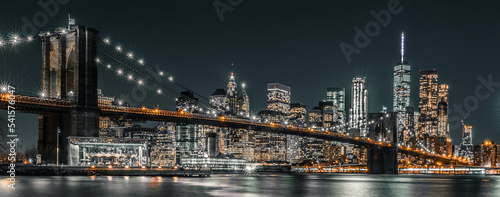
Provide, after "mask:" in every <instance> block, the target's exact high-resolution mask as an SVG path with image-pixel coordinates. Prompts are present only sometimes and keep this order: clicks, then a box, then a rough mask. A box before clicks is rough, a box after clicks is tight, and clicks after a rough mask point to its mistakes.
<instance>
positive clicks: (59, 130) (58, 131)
mask: <svg viewBox="0 0 500 197" xmlns="http://www.w3.org/2000/svg"><path fill="white" fill-rule="evenodd" d="M60 133H61V129H60V128H59V127H57V163H56V165H57V166H59V134H60Z"/></svg>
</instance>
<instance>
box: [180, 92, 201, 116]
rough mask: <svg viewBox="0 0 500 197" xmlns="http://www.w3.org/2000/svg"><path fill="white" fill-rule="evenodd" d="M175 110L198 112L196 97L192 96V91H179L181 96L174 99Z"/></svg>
mask: <svg viewBox="0 0 500 197" xmlns="http://www.w3.org/2000/svg"><path fill="white" fill-rule="evenodd" d="M176 108H177V111H181V110H182V111H185V112H190V113H196V112H198V98H195V97H194V93H193V92H191V91H189V90H186V91H183V92H181V96H180V97H178V98H177V100H176Z"/></svg>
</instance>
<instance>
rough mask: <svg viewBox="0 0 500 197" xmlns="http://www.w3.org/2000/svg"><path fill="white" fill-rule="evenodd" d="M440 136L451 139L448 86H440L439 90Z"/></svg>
mask: <svg viewBox="0 0 500 197" xmlns="http://www.w3.org/2000/svg"><path fill="white" fill-rule="evenodd" d="M438 101H439V103H438V113H437V114H438V136H440V137H446V138H449V137H450V129H449V127H450V126H449V124H448V85H446V84H440V85H439V90H438Z"/></svg>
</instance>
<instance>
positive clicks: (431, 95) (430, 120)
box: [417, 69, 438, 139]
mask: <svg viewBox="0 0 500 197" xmlns="http://www.w3.org/2000/svg"><path fill="white" fill-rule="evenodd" d="M419 98H420V102H419V108H420V117H419V121H418V122H419V132H418V133H417V136H418V138H419V139H422V138H423V135H424V134H427V135H429V136H435V135H437V127H438V114H437V113H438V110H437V108H438V72H437V71H436V70H435V69H434V70H426V71H420V94H419Z"/></svg>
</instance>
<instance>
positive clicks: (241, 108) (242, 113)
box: [238, 84, 250, 118]
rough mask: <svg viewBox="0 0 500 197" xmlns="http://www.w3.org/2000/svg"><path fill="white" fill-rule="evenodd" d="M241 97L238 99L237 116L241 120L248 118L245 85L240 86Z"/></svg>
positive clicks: (248, 104) (248, 107)
mask: <svg viewBox="0 0 500 197" xmlns="http://www.w3.org/2000/svg"><path fill="white" fill-rule="evenodd" d="M241 87H242V91H241V95H240V96H239V97H238V116H239V117H242V118H250V99H249V97H248V94H247V91H246V90H245V84H243V85H242V86H241Z"/></svg>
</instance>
